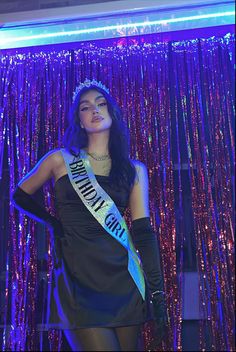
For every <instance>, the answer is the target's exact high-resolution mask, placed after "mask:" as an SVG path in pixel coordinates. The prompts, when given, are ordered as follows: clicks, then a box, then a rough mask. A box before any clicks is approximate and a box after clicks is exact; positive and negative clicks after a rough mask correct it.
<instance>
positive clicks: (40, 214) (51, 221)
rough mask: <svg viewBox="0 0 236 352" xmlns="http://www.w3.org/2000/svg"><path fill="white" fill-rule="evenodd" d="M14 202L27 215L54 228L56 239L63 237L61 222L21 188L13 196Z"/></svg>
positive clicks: (17, 188)
mask: <svg viewBox="0 0 236 352" xmlns="http://www.w3.org/2000/svg"><path fill="white" fill-rule="evenodd" d="M12 200H13V203H14V205H15V206H16V207H17V208H20V210H25V211H26V213H27V215H29V216H30V217H33V219H35V220H36V221H39V222H41V223H43V224H45V225H47V226H49V227H50V228H52V230H53V234H54V236H55V237H56V238H59V237H62V236H63V227H62V224H61V222H60V221H59V220H58V219H57V218H56V217H55V216H52V215H51V214H50V213H49V212H47V211H46V210H45V209H44V208H42V207H41V206H40V205H39V204H38V203H37V202H36V201H35V200H34V198H33V197H32V196H31V195H30V194H28V193H26V192H25V191H23V189H21V188H20V187H19V186H17V187H16V189H15V191H14V193H13V195H12Z"/></svg>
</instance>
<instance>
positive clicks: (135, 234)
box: [131, 217, 168, 343]
mask: <svg viewBox="0 0 236 352" xmlns="http://www.w3.org/2000/svg"><path fill="white" fill-rule="evenodd" d="M131 234H132V239H133V242H134V245H135V247H136V249H138V251H139V254H140V257H141V261H142V265H143V270H144V273H145V275H146V278H147V283H148V287H149V290H150V293H151V297H152V303H153V311H154V316H155V321H156V324H157V334H158V336H157V337H158V343H159V342H161V340H162V339H163V337H164V335H165V334H166V332H167V324H168V315H167V309H166V303H165V293H164V284H163V275H162V270H161V263H160V252H159V246H158V242H157V238H156V236H155V233H154V231H153V228H152V225H151V222H150V218H149V217H145V218H140V219H137V220H134V221H132V227H131Z"/></svg>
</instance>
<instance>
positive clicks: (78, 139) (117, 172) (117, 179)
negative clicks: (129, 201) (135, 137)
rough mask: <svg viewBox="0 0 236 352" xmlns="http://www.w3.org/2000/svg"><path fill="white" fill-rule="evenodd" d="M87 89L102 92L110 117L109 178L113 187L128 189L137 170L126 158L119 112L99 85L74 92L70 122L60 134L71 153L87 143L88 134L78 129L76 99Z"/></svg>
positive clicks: (126, 140)
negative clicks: (110, 163) (110, 164)
mask: <svg viewBox="0 0 236 352" xmlns="http://www.w3.org/2000/svg"><path fill="white" fill-rule="evenodd" d="M89 90H96V91H98V92H100V93H102V94H103V95H104V97H105V99H106V101H107V107H108V112H109V114H110V116H111V119H112V125H111V128H110V137H109V143H108V148H109V153H110V156H111V159H112V166H111V170H110V174H109V181H110V182H111V183H112V185H114V186H118V187H125V188H128V189H130V188H131V187H132V185H133V183H134V180H135V176H136V170H135V167H134V165H133V163H132V162H131V160H130V159H129V143H130V139H129V133H128V129H127V127H126V126H125V124H124V122H123V118H122V112H121V109H120V108H119V106H118V104H117V103H116V101H115V100H114V98H113V97H112V96H111V95H109V94H108V93H107V92H106V91H105V90H103V89H102V88H100V87H97V86H94V85H91V86H89V87H83V88H82V89H81V90H80V91H79V93H78V94H77V95H76V97H75V99H74V102H73V103H72V106H71V109H70V112H69V125H68V127H67V129H66V131H65V134H64V137H63V143H64V146H65V148H66V149H67V150H68V151H69V152H70V153H71V154H73V155H76V156H77V155H79V153H80V149H82V148H85V147H87V146H88V136H87V133H86V131H85V129H83V128H81V126H80V120H79V102H80V98H81V96H82V95H83V94H84V93H86V92H88V91H89Z"/></svg>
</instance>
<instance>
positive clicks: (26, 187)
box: [18, 151, 55, 194]
mask: <svg viewBox="0 0 236 352" xmlns="http://www.w3.org/2000/svg"><path fill="white" fill-rule="evenodd" d="M54 167H55V151H50V152H48V153H47V154H45V155H44V156H43V157H42V158H41V159H40V160H39V161H38V163H37V164H36V165H35V166H34V168H33V169H32V170H31V171H30V172H29V173H28V174H27V175H26V176H25V177H24V178H23V179H22V180H21V181H20V182H19V183H18V186H19V187H20V188H21V189H23V191H25V192H26V193H28V194H33V193H35V192H36V191H37V190H38V189H39V188H40V187H42V186H43V184H44V183H45V182H47V181H48V180H49V179H50V178H51V177H52V176H53V171H54Z"/></svg>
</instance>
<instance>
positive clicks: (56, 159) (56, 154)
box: [45, 148, 63, 166]
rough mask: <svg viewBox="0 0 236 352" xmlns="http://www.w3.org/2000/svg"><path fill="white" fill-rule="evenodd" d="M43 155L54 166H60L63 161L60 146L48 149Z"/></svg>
mask: <svg viewBox="0 0 236 352" xmlns="http://www.w3.org/2000/svg"><path fill="white" fill-rule="evenodd" d="M45 156H47V158H48V159H49V160H50V161H51V162H52V163H53V165H55V166H60V165H61V164H62V163H63V156H62V154H61V149H60V148H57V149H53V150H50V151H49V152H48V153H47V154H46V155H45Z"/></svg>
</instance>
